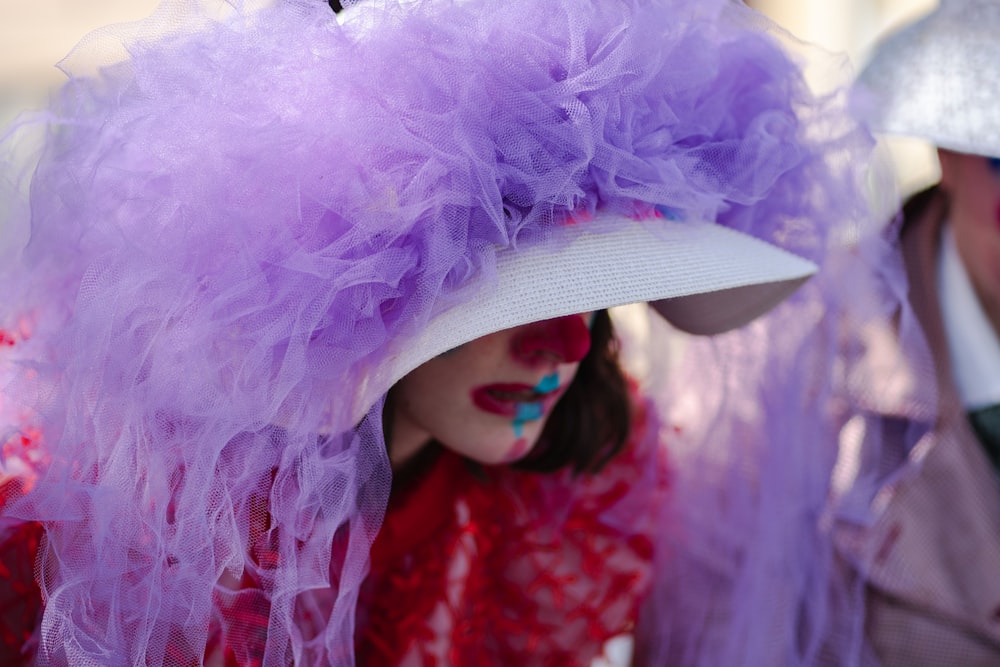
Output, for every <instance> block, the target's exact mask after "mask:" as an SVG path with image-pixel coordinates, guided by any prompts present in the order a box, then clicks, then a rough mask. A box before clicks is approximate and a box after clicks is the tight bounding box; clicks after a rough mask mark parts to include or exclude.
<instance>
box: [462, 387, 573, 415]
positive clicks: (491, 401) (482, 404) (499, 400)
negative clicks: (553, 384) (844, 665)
mask: <svg viewBox="0 0 1000 667" xmlns="http://www.w3.org/2000/svg"><path fill="white" fill-rule="evenodd" d="M558 396H559V391H558V390H556V391H550V392H547V393H540V392H538V391H536V390H535V388H534V387H533V386H531V385H530V384H521V383H513V382H502V383H496V384H488V385H484V386H482V387H476V388H475V389H473V390H472V402H473V404H474V405H475V406H476V407H477V408H479V409H480V410H482V411H484V412H489V413H490V414H494V415H499V416H501V417H515V416H517V409H518V408H517V406H518V405H520V404H522V403H541V404H542V409H543V411H547V410H548V409H549V407H550V406H551V405H552V403H553V402H554V401H555V399H556V398H557V397H558Z"/></svg>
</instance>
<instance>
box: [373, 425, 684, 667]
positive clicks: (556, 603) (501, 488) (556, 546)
mask: <svg viewBox="0 0 1000 667" xmlns="http://www.w3.org/2000/svg"><path fill="white" fill-rule="evenodd" d="M653 431H655V429H652V428H650V427H649V425H647V424H646V423H645V416H644V415H643V416H640V418H639V419H638V420H637V423H636V425H635V427H634V429H633V435H632V440H631V442H630V443H629V444H628V445H627V447H626V449H625V451H624V452H623V453H622V454H621V455H620V456H619V457H617V458H616V459H614V460H613V461H612V462H611V463H610V464H609V465H608V466H607V467H605V468H604V469H603V470H602V471H601V472H600V473H599V474H597V475H594V476H589V477H588V476H584V477H576V478H574V477H573V476H572V475H570V474H557V475H552V474H548V475H542V474H538V473H528V472H520V471H517V470H513V469H511V468H507V467H497V468H479V467H472V466H471V465H470V464H469V463H468V462H467V461H466V460H464V459H461V458H459V457H457V456H455V455H454V454H451V453H450V452H447V451H439V452H436V453H434V454H433V455H432V456H433V460H431V461H424V462H422V464H418V465H421V467H422V468H423V469H421V470H417V471H412V472H413V474H411V475H410V476H409V479H408V480H405V481H403V483H401V484H397V485H396V488H395V490H394V492H393V495H392V497H391V499H390V501H389V508H388V511H387V515H386V519H385V522H384V524H383V527H382V530H381V532H380V533H379V536H378V539H377V540H376V542H375V545H374V547H373V550H372V572H371V575H370V576H369V578H368V580H367V582H366V588H365V590H364V591H363V594H362V595H363V599H362V601H361V604H360V613H359V618H358V627H359V636H358V646H357V650H358V662H359V664H364V665H511V664H516V661H518V660H524V659H525V658H526V657H530V661H531V664H534V665H560V666H563V665H589V664H590V663H591V661H592V660H593V659H594V658H595V657H596V656H598V655H600V653H601V650H602V646H603V645H604V643H605V642H606V641H607V640H608V639H610V638H612V637H615V636H617V635H620V634H623V633H628V632H630V631H631V629H632V627H633V623H634V620H635V616H636V612H637V607H638V604H639V601H640V600H641V598H642V596H643V594H644V592H645V591H646V588H647V584H648V582H649V577H650V565H651V559H652V551H653V545H652V540H651V535H650V531H651V530H652V527H653V525H654V524H653V521H654V513H656V512H658V511H660V508H662V507H663V500H664V499H663V497H662V495H663V493H664V492H665V489H666V481H667V480H666V473H665V467H664V465H663V461H662V459H661V458H660V451H661V450H659V449H658V448H657V447H656V446H655V443H654V442H653V440H654V438H655V433H654V432H653Z"/></svg>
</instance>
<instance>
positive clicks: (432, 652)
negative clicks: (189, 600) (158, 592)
mask: <svg viewBox="0 0 1000 667" xmlns="http://www.w3.org/2000/svg"><path fill="white" fill-rule="evenodd" d="M656 436H657V433H656V428H654V427H653V425H652V424H650V423H648V421H647V415H646V411H645V410H641V411H639V414H638V415H637V418H636V420H635V425H634V428H633V433H632V437H631V440H630V442H629V443H628V444H627V445H626V447H625V449H624V450H623V452H622V453H621V454H620V455H619V456H618V457H616V458H615V459H614V460H612V461H611V462H610V463H609V464H608V465H607V466H606V467H605V468H604V469H603V470H601V471H600V473H599V474H596V475H592V476H580V477H573V476H572V475H571V474H569V473H560V474H538V473H530V472H521V471H517V470H514V469H512V468H509V467H496V468H483V467H474V466H472V465H471V464H470V463H469V462H468V461H466V460H465V459H462V458H460V457H458V456H456V455H454V454H452V453H450V452H448V451H445V450H435V451H429V452H427V454H426V455H424V456H423V457H422V460H421V461H418V462H417V463H416V464H415V466H414V467H413V468H411V469H410V470H409V471H408V472H407V474H405V475H403V476H401V479H400V480H399V481H398V483H397V484H396V488H395V490H394V492H393V495H392V498H391V499H390V503H389V508H388V511H387V514H386V519H385V523H384V524H383V527H382V530H381V531H380V533H379V537H378V539H377V540H376V542H375V545H374V547H373V549H372V563H371V574H370V576H369V577H368V580H367V582H366V585H365V589H364V591H363V592H362V599H361V600H360V601H359V605H358V609H359V611H358V619H357V621H358V624H357V627H358V630H357V642H356V652H357V663H358V664H362V665H446V664H459V665H471V664H475V665H508V664H513V663H514V661H515V660H517V659H519V658H520V659H524V657H525V656H530V658H531V662H532V664H536V665H560V666H565V665H589V664H590V662H591V661H592V660H593V658H595V657H596V656H598V655H600V653H601V650H602V646H603V645H604V643H605V642H606V641H607V640H608V639H610V638H612V637H615V636H617V635H620V634H623V633H628V632H630V631H631V629H632V627H633V625H634V622H635V618H636V614H637V609H638V605H639V602H640V600H641V598H642V596H643V594H644V593H645V591H646V589H647V586H648V583H649V578H650V567H651V560H652V551H653V545H652V539H651V531H652V530H653V527H654V525H659V526H660V527H661V528H662V523H660V524H657V516H656V515H657V513H658V512H659V511H661V508H663V506H664V500H665V499H664V495H665V493H666V489H667V481H668V480H667V472H666V466H665V463H664V460H663V454H662V449H661V448H659V447H658V446H657V445H656ZM21 487H22V485H21V484H20V482H19V481H16V480H8V482H7V483H4V484H2V485H0V507H3V505H4V503H6V502H8V501H9V500H11V499H13V498H15V497H16V496H17V495H19V494H20V492H21ZM41 535H42V529H41V526H39V525H37V524H24V523H15V522H12V521H8V523H7V524H4V523H0V621H2V622H0V664H3V665H21V664H25V665H26V664H28V663H29V661H30V653H31V650H32V648H33V647H32V636H33V633H34V630H35V627H36V624H37V621H38V618H39V614H40V611H41V606H42V605H41V597H40V593H39V590H38V587H37V585H36V584H35V578H34V562H35V556H36V553H37V550H38V546H39V542H40V539H41ZM260 551H261V553H260V554H259V557H258V559H257V560H258V562H259V564H261V565H262V566H263V567H266V563H264V562H262V561H263V559H266V556H267V554H266V549H262V550H260ZM333 551H334V557H336V553H337V551H338V549H337V545H334V550H333ZM220 588H222V589H223V590H227V589H228V590H229V591H231V594H228V595H221V596H220V597H219V598H218V603H219V612H220V617H219V625H218V627H217V628H216V629H215V631H214V637H215V640H214V641H213V642H212V646H211V647H210V648H209V651H208V654H207V655H206V656H205V660H206V663H205V664H217V665H218V664H225V665H227V666H228V667H236V666H239V667H246V666H249V665H259V664H261V661H262V657H263V656H262V651H263V647H264V645H265V640H266V636H267V627H268V620H269V613H268V612H269V606H268V603H267V600H266V597H265V596H264V595H263V594H262V593H261V591H260V590H259V589H258V588H257V587H256V582H255V580H254V577H253V576H252V575H251V574H250V573H249V572H248V573H247V574H246V575H245V576H244V577H243V579H242V580H241V581H239V582H229V584H228V585H227V586H223V587H220ZM322 597H323V596H322V595H320V596H318V598H317V601H316V602H318V604H319V605H322ZM305 615H308V612H305ZM303 622H304V625H305V626H309V625H310V621H309V619H308V618H303ZM303 629H304V631H305V632H306V634H309V630H308V628H303ZM176 648H177V650H178V656H177V657H178V660H179V662H178V663H177V664H187V663H188V662H190V659H189V658H190V656H189V655H188V653H187V650H186V647H185V646H177V647H176ZM185 656H186V657H185Z"/></svg>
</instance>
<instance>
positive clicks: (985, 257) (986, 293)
mask: <svg viewBox="0 0 1000 667" xmlns="http://www.w3.org/2000/svg"><path fill="white" fill-rule="evenodd" d="M938 154H939V157H940V160H941V185H942V187H943V188H944V189H945V190H946V191H947V193H948V196H949V198H950V210H949V217H950V222H951V227H952V230H953V231H954V233H955V243H956V244H957V245H958V252H959V254H960V255H961V257H962V262H963V264H965V268H966V270H967V271H968V273H969V277H970V278H971V280H972V284H973V286H974V287H975V289H976V294H977V295H978V296H979V300H980V301H981V302H982V304H983V307H984V309H985V310H986V312H987V315H988V316H989V317H990V319H991V320H993V322H994V326H1000V160H997V159H992V160H991V159H989V158H985V157H980V156H978V155H966V154H963V153H953V152H950V151H944V150H942V151H939V153H938Z"/></svg>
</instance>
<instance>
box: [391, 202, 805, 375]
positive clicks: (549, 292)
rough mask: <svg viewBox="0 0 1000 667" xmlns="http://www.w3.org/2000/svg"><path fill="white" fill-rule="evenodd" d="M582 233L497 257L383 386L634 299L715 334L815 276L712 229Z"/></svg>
mask: <svg viewBox="0 0 1000 667" xmlns="http://www.w3.org/2000/svg"><path fill="white" fill-rule="evenodd" d="M586 225H587V227H588V231H581V230H580V228H579V227H578V226H575V225H573V226H569V227H568V228H566V231H565V233H566V234H567V235H568V238H569V240H566V239H561V240H560V239H552V240H550V242H549V243H546V244H543V245H542V246H540V247H538V246H536V247H524V248H518V249H517V251H510V252H502V253H499V254H498V256H497V274H498V279H497V281H496V283H495V284H494V285H493V286H491V287H490V288H487V289H482V288H480V289H478V291H476V293H475V294H474V295H472V296H471V297H470V298H469V299H468V300H466V301H465V302H463V303H462V304H461V305H458V306H456V307H454V308H451V309H450V310H447V311H445V312H443V313H441V314H440V315H438V316H437V317H435V318H434V319H433V320H432V321H431V322H430V323H429V324H428V325H427V327H426V328H425V329H424V330H423V331H422V332H421V333H420V334H419V335H418V336H417V338H416V339H415V340H412V341H410V343H409V344H408V345H406V346H405V348H403V349H400V351H399V353H398V355H396V356H395V357H394V358H393V359H392V360H391V365H390V368H389V369H388V370H389V374H388V375H389V377H387V378H385V379H386V380H388V382H387V384H386V385H385V386H391V385H392V384H394V383H395V382H396V381H397V380H399V379H400V378H402V377H403V376H404V375H406V374H407V373H409V372H410V371H411V370H413V369H414V368H416V367H417V366H419V365H420V364H422V363H424V362H425V361H428V360H429V359H432V358H433V357H435V356H437V355H439V354H442V353H444V352H447V351H448V350H451V349H453V348H455V347H457V346H459V345H461V344H463V343H466V342H468V341H471V340H474V339H476V338H479V337H481V336H485V335H487V334H490V333H493V332H496V331H500V330H503V329H508V328H511V327H515V326H519V325H522V324H528V323H530V322H537V321H540V320H546V319H551V318H554V317H561V316H564V315H570V314H573V313H582V312H589V311H593V310H599V309H602V308H610V307H613V306H622V305H626V304H630V303H636V302H640V301H649V302H652V303H653V305H654V307H655V308H656V310H657V311H658V312H660V313H661V314H662V315H663V316H664V317H666V318H667V319H668V320H669V321H670V322H671V323H672V324H673V325H675V326H677V327H678V328H681V329H683V330H686V331H689V332H692V333H698V334H714V333H721V332H723V331H726V330H729V329H732V328H735V327H738V326H741V325H743V324H745V323H747V322H748V321H750V320H752V319H753V318H754V317H756V316H758V315H760V314H761V313H763V312H765V311H767V310H768V309H770V308H771V307H773V306H775V305H776V304H777V303H779V302H780V301H782V300H783V299H784V298H786V297H787V296H789V295H790V294H791V293H792V292H793V291H794V290H795V289H796V288H797V287H798V286H799V285H801V284H802V283H803V282H804V281H805V280H806V279H807V278H808V277H809V276H811V275H812V274H813V273H815V272H816V270H817V267H816V265H815V264H813V263H812V262H810V261H808V260H805V259H803V258H801V257H798V256H796V255H793V254H791V253H788V252H786V251H784V250H781V249H779V248H777V247H774V246H772V245H770V244H768V243H765V242H763V241H760V240H758V239H756V238H753V237H751V236H748V235H746V234H742V233H740V232H736V231H733V230H731V229H728V228H725V227H722V226H720V225H717V224H711V223H696V224H692V223H689V222H677V221H670V220H663V219H657V220H652V221H648V222H646V223H640V222H636V221H634V220H623V219H621V218H617V217H615V216H607V215H605V216H598V218H597V219H595V220H594V221H592V222H588V223H586ZM380 384H381V383H380Z"/></svg>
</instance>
